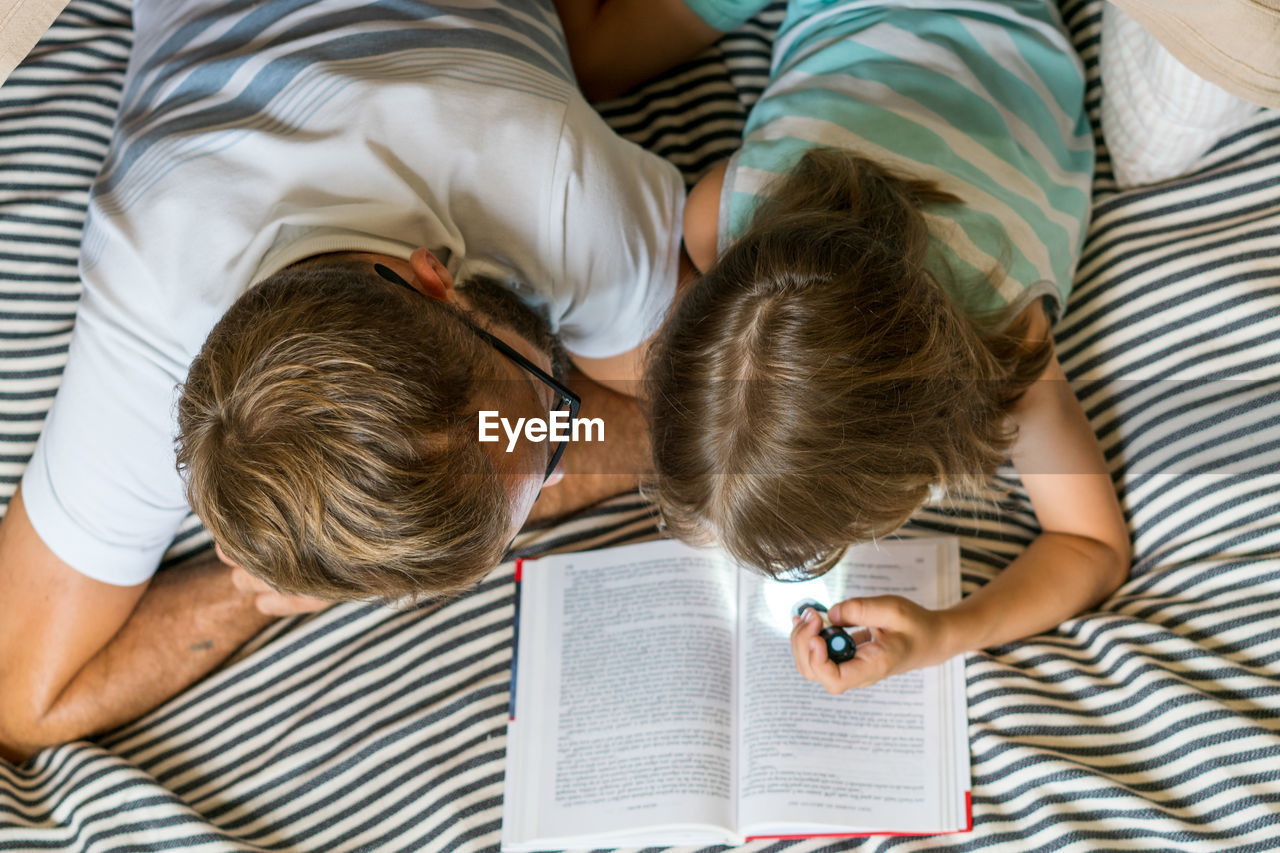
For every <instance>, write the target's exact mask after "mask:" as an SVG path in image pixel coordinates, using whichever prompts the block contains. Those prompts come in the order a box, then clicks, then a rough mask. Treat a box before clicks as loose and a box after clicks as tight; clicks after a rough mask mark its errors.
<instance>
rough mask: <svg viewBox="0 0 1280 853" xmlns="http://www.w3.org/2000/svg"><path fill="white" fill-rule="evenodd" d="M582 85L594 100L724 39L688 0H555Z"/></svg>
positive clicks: (614, 93) (656, 73)
mask: <svg viewBox="0 0 1280 853" xmlns="http://www.w3.org/2000/svg"><path fill="white" fill-rule="evenodd" d="M556 11H557V12H558V13H559V14H560V22H561V24H562V25H563V26H564V34H565V39H566V41H567V42H568V44H569V58H570V60H572V62H573V72H574V74H576V75H577V77H578V85H579V86H581V87H582V92H583V94H585V95H586V96H587V98H588V99H590V100H593V101H599V100H603V99H605V98H614V97H617V96H618V95H621V94H622V93H623V92H626V91H627V90H629V89H631V88H633V87H634V86H637V85H639V84H640V83H643V82H644V81H645V80H648V79H649V78H650V77H654V76H656V75H658V74H661V73H662V72H663V71H666V70H667V69H668V68H673V67H674V66H676V65H679V64H680V63H681V62H684V61H685V60H688V59H691V58H693V57H694V56H695V55H696V54H697V53H698V52H699V51H701V50H702V49H703V48H705V47H707V46H708V45H710V44H712V43H713V42H715V40H716V39H718V38H720V36H721V35H722V33H721V32H720V31H719V30H717V29H714V28H712V27H711V26H709V25H708V24H707V23H706V22H704V21H703V20H702V19H701V18H699V17H698V16H697V15H696V14H695V13H694V12H693V11H692V10H690V9H689V7H688V6H687V5H685V3H684V0H556Z"/></svg>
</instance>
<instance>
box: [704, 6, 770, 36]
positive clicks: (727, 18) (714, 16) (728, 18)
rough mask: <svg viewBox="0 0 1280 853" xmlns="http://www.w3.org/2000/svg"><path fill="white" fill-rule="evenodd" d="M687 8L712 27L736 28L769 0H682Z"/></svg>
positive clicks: (724, 29) (723, 29) (723, 31)
mask: <svg viewBox="0 0 1280 853" xmlns="http://www.w3.org/2000/svg"><path fill="white" fill-rule="evenodd" d="M684 2H685V5H686V6H688V7H689V9H690V10H691V11H692V12H693V13H694V14H695V15H697V16H698V17H699V18H701V19H702V20H703V21H705V22H706V23H707V26H709V27H711V28H712V29H717V30H720V32H722V33H727V32H729V31H730V30H736V29H737V28H738V27H740V26H742V25H743V24H745V23H746V22H747V21H749V20H751V19H752V18H754V17H755V16H756V14H757V13H758V12H759V11H760V10H761V9H763V8H764V7H765V6H768V5H769V0H684Z"/></svg>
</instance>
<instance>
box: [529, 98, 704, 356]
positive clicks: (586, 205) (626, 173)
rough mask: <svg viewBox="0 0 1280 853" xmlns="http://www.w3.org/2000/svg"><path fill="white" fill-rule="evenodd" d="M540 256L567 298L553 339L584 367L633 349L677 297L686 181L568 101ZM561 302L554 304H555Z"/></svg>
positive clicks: (591, 113)
mask: <svg viewBox="0 0 1280 853" xmlns="http://www.w3.org/2000/svg"><path fill="white" fill-rule="evenodd" d="M550 195H551V200H552V201H551V210H550V212H549V215H548V222H549V223H551V227H550V228H549V229H548V234H547V236H548V240H549V241H550V245H549V246H548V248H547V257H548V258H550V259H559V263H558V266H559V269H558V270H552V275H553V276H554V277H555V278H556V279H558V282H557V290H559V291H561V293H567V296H568V299H567V300H563V302H562V304H564V305H565V309H564V310H563V312H562V313H561V314H560V322H559V329H558V332H559V335H560V340H561V341H562V342H563V343H564V345H565V347H566V348H567V349H568V350H569V351H570V352H571V353H574V354H575V355H580V356H584V357H586V358H607V357H609V356H613V355H618V354H620V353H624V352H627V351H628V350H631V349H634V348H636V347H637V346H639V345H640V344H642V343H643V342H644V341H646V340H648V339H649V337H650V336H652V335H653V333H654V332H656V331H657V329H658V327H659V326H660V325H661V324H662V320H663V318H665V316H666V314H667V309H668V308H669V307H670V306H671V302H672V300H673V299H674V298H675V286H676V278H677V276H678V268H679V262H680V219H681V216H682V214H683V212H684V200H685V188H684V181H683V180H682V179H681V177H680V173H679V172H678V171H677V170H676V168H675V166H673V165H671V163H669V162H667V161H666V160H663V159H662V158H660V157H658V156H657V155H655V154H652V153H650V152H648V151H645V150H644V149H642V148H640V147H639V146H638V145H635V144H634V143H631V142H627V141H626V140H624V139H622V138H621V137H619V136H618V135H617V134H615V133H614V132H613V131H612V130H611V129H610V128H609V127H608V125H606V124H605V123H604V121H603V120H602V119H601V118H600V116H599V115H597V114H596V112H595V110H593V109H592V108H591V107H590V106H589V105H588V104H587V102H586V101H585V100H582V99H581V98H575V99H571V101H570V104H569V107H568V109H567V111H566V115H565V127H564V131H563V134H562V139H561V145H560V150H559V154H558V159H557V164H556V168H555V170H554V176H553V178H552V183H551V189H550ZM557 301H560V300H557Z"/></svg>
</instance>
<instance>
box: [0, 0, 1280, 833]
mask: <svg viewBox="0 0 1280 853" xmlns="http://www.w3.org/2000/svg"><path fill="white" fill-rule="evenodd" d="M1101 5H1102V4H1101V2H1099V0H1065V2H1064V3H1063V5H1062V10H1063V16H1064V19H1065V20H1066V22H1067V24H1068V26H1069V28H1070V30H1071V32H1072V35H1073V38H1074V40H1075V44H1076V46H1077V48H1078V49H1079V51H1080V53H1081V55H1082V56H1083V57H1084V59H1085V61H1086V65H1087V67H1088V69H1089V74H1090V82H1089V90H1088V98H1089V108H1090V112H1091V115H1092V116H1094V117H1095V119H1096V116H1097V113H1098V104H1099V96H1100V85H1099V82H1098V80H1097V76H1096V66H1097V63H1096V54H1097V49H1098V33H1099V29H1100V10H1101ZM781 11H782V10H781V6H779V5H777V4H775V6H773V7H771V8H770V9H769V10H768V11H766V12H765V13H764V14H762V15H761V16H760V17H759V18H757V19H756V20H755V21H752V22H751V23H749V24H748V25H746V26H745V27H744V28H742V29H741V30H740V31H738V32H736V33H734V34H731V35H730V36H728V37H726V38H725V39H724V40H722V41H721V42H720V43H719V45H717V47H716V48H714V49H713V50H711V51H709V52H708V53H707V54H705V55H704V56H703V57H701V58H699V59H698V60H697V61H695V62H692V63H690V64H688V65H686V66H683V67H681V68H680V69H677V70H676V71H674V72H673V73H672V74H671V75H668V76H667V77H666V78H664V79H663V80H661V81H657V82H656V83H654V84H652V85H650V86H649V87H647V88H646V89H644V90H642V91H641V92H639V93H636V94H633V95H631V96H629V97H628V98H625V99H622V100H618V101H614V102H611V103H609V104H606V105H603V108H602V111H603V112H604V113H605V115H606V118H607V119H608V120H609V121H610V122H611V123H612V124H613V125H614V127H616V128H618V129H619V131H620V132H622V133H624V134H626V135H627V136H629V137H630V138H632V139H634V140H636V141H638V142H640V143H641V144H644V145H647V146H648V147H650V148H653V149H654V150H656V151H658V152H659V153H662V154H664V155H666V156H669V157H670V158H671V159H672V160H674V161H675V162H676V163H677V165H678V166H680V168H681V169H682V170H683V171H684V172H685V174H686V176H687V177H688V178H689V179H691V180H692V179H694V178H696V177H697V176H698V175H699V174H700V173H701V172H702V171H704V170H705V169H707V168H709V167H710V166H711V165H713V164H714V163H715V162H716V161H717V160H718V159H719V158H720V157H722V156H724V155H725V154H726V153H727V152H728V151H730V150H731V149H732V146H733V144H734V142H735V140H736V139H737V137H738V135H739V133H740V132H741V129H742V124H743V119H744V117H745V111H746V109H747V107H748V106H749V105H750V103H751V102H752V100H753V98H754V97H755V96H756V95H757V94H758V93H759V91H760V90H761V88H762V87H763V85H764V82H765V80H766V76H767V66H768V49H769V43H770V41H769V40H770V34H771V32H772V30H773V28H774V27H776V25H777V23H778V22H779V20H780V18H781ZM129 46H130V21H129V6H128V4H127V3H122V2H119V0H72V2H71V3H70V5H69V6H68V7H67V9H66V10H65V11H64V12H63V14H62V15H61V16H60V17H59V18H58V20H57V21H56V23H55V24H54V26H53V28H52V29H51V30H49V32H48V33H47V35H46V36H45V37H44V39H43V40H42V41H41V42H40V44H39V45H38V46H37V48H36V49H35V51H34V52H33V53H32V55H31V56H30V57H29V58H28V60H27V61H26V62H25V63H24V64H23V65H22V66H20V67H19V68H18V69H17V70H16V71H15V72H14V74H13V75H12V77H11V78H10V79H9V81H8V82H7V83H5V85H4V86H3V87H0V495H2V496H3V497H4V498H5V499H7V497H8V496H9V495H10V494H12V491H13V489H14V487H15V486H16V484H17V482H18V480H19V478H20V476H21V472H22V469H23V467H24V465H25V463H26V460H27V458H28V457H29V456H30V454H31V451H32V448H33V445H34V442H35V438H36V436H37V434H38V432H39V429H40V425H41V422H42V419H43V416H44V413H45V411H46V410H47V408H48V406H49V404H50V402H51V399H52V397H53V394H54V391H55V389H56V387H57V384H58V379H59V375H60V370H61V367H62V364H63V362H64V360H65V356H66V347H67V342H68V338H69V335H70V330H71V327H72V323H73V319H74V311H75V305H76V299H77V296H78V292H79V284H78V280H77V276H76V255H77V246H78V242H79V235H80V229H81V225H82V221H83V215H84V208H85V204H86V200H87V193H88V188H89V185H90V183H91V181H92V179H93V176H94V174H95V171H96V169H97V167H98V164H99V162H100V161H101V159H102V157H103V156H104V153H105V147H106V144H107V140H108V138H109V134H110V129H111V123H112V119H113V116H114V111H115V106H116V104H117V101H118V97H119V92H120V86H121V81H122V77H123V73H124V68H125V63H126V61H127V57H128V52H129ZM1095 123H1096V122H1095ZM1278 320H1280V112H1274V111H1273V112H1262V113H1259V115H1258V116H1257V118H1256V120H1255V121H1254V122H1253V123H1252V124H1251V125H1249V126H1248V127H1246V128H1244V129H1243V130H1241V131H1239V132H1237V133H1235V134H1233V135H1232V136H1231V137H1229V138H1228V139H1225V140H1224V141H1223V142H1222V143H1221V144H1220V145H1219V146H1218V147H1217V148H1215V149H1214V150H1213V151H1212V152H1210V153H1209V155H1207V156H1206V157H1205V158H1204V159H1203V160H1202V161H1201V162H1200V163H1199V164H1198V166H1197V168H1196V170H1195V171H1194V172H1193V173H1192V174H1190V175H1189V176H1187V177H1185V178H1183V179H1180V180H1178V181H1176V182H1173V183H1170V184H1165V185H1162V186H1158V187H1154V188H1149V189H1141V190H1134V191H1128V192H1118V191H1117V190H1116V188H1115V185H1114V181H1113V180H1112V178H1111V175H1110V169H1109V164H1108V161H1107V158H1106V154H1105V151H1104V150H1103V149H1102V146H1101V140H1099V171H1098V177H1097V181H1096V203H1095V207H1094V216H1093V224H1092V227H1091V230H1090V234H1089V239H1088V243H1087V246H1086V249H1085V253H1084V256H1083V260H1082V262H1081V265H1080V271H1079V276H1078V280H1077V282H1076V287H1075V292H1074V295H1073V297H1072V300H1071V303H1070V306H1069V309H1068V311H1067V312H1066V314H1065V316H1064V318H1063V320H1062V321H1061V322H1060V324H1059V326H1058V328H1057V332H1056V334H1057V341H1058V351H1059V354H1060V358H1061V361H1062V363H1063V365H1064V367H1065V369H1066V371H1067V373H1068V375H1069V376H1070V378H1071V380H1072V383H1073V385H1074V387H1075V390H1076V392H1077V394H1078V395H1079V397H1080V399H1081V401H1082V402H1083V404H1084V407H1085V409H1086V411H1087V413H1088V415H1089V417H1090V419H1091V420H1092V423H1093V426H1094V428H1095V430H1096V431H1097V433H1098V435H1099V437H1100V439H1101V442H1102V445H1103V448H1104V450H1105V453H1106V457H1107V459H1108V462H1109V464H1110V467H1111V472H1112V475H1113V477H1114V479H1115V482H1116V485H1117V488H1118V489H1119V490H1120V491H1121V495H1122V502H1123V505H1124V507H1125V511H1126V513H1127V515H1128V519H1129V522H1130V524H1131V528H1132V531H1133V541H1134V549H1135V561H1134V568H1133V572H1132V577H1131V578H1130V580H1129V581H1128V583H1126V584H1125V585H1124V586H1123V587H1122V588H1121V589H1120V591H1119V592H1118V593H1117V594H1116V595H1115V596H1114V597H1112V598H1111V599H1110V600H1109V601H1107V602H1106V603H1105V604H1104V605H1102V606H1101V607H1100V608H1099V609H1098V610H1097V611H1096V612H1093V613H1089V614H1087V615H1084V616H1081V617H1079V618H1076V619H1072V620H1070V621H1068V622H1067V623H1066V624H1064V625H1062V626H1061V627H1060V628H1059V629H1058V630H1056V631H1054V632H1052V633H1049V634H1045V635H1042V636H1038V637H1035V638H1032V639H1031V640H1029V641H1027V642H1023V643H1018V644H1014V645H1009V646H1005V647H1001V648H995V649H990V650H987V651H984V652H981V653H975V654H970V655H968V656H967V659H966V662H965V663H966V666H965V672H966V680H967V689H968V699H969V714H970V727H969V739H970V747H971V754H972V774H973V831H972V832H971V833H968V834H963V835H956V836H944V837H936V838H901V837H896V838H885V837H878V838H866V839H852V840H844V841H831V840H827V841H798V842H779V843H763V842H757V843H756V844H754V845H752V846H751V847H750V848H749V849H752V850H769V851H774V850H784V849H785V850H787V851H796V853H799V851H805V853H809V851H817V850H865V851H872V850H876V851H879V850H890V849H892V850H903V851H910V850H970V849H979V848H981V849H1006V848H1007V849H1011V850H1020V851H1022V850H1028V851H1029V850H1037V851H1038V850H1073V851H1085V850H1088V851H1097V850H1153V849H1159V850H1178V851H1215V853H1216V851H1227V850H1240V851H1244V850H1274V849H1277V848H1280V638H1277V628H1278V627H1280V507H1278V506H1277V505H1278V504H1280V426H1278V421H1280V322H1278ZM1035 530H1036V527H1035V521H1034V516H1033V515H1032V514H1031V512H1030V509H1029V505H1028V502H1027V500H1026V497H1025V494H1024V493H1023V492H1022V491H1021V490H1020V488H1019V485H1018V482H1017V478H1016V476H1015V475H1014V473H1013V472H1012V470H1011V469H1005V470H1002V471H1001V472H1000V474H999V476H998V477H997V478H996V480H995V482H994V483H993V485H992V491H991V493H990V494H988V495H984V496H978V497H977V498H975V499H973V500H972V501H960V502H956V503H953V504H948V505H939V506H932V507H927V508H925V509H924V510H922V511H921V512H920V513H919V514H918V515H917V516H916V517H915V518H914V519H913V521H912V522H911V523H910V525H909V526H908V528H907V529H906V530H905V531H904V534H903V535H920V534H928V533H936V532H944V533H951V534H955V535H958V536H959V537H961V543H962V554H963V578H964V585H965V588H966V589H973V588H975V587H977V586H978V585H980V584H982V583H983V582H984V581H985V580H986V579H988V578H990V577H991V576H992V575H993V574H994V573H995V572H997V571H999V569H1000V567H1001V566H1002V565H1004V564H1005V563H1007V562H1008V561H1009V559H1010V558H1011V557H1012V556H1013V555H1015V554H1016V553H1017V552H1018V551H1019V549H1021V548H1022V547H1023V546H1024V545H1025V544H1026V543H1027V542H1028V541H1029V540H1030V538H1031V537H1032V536H1033V535H1034V533H1035ZM657 535H659V532H658V529H657V526H656V523H655V519H654V516H653V513H652V511H651V509H650V507H649V505H648V504H647V503H646V502H645V501H644V500H643V499H642V498H641V497H640V496H639V495H636V494H630V495H622V496H619V497H617V498H615V499H613V500H611V501H607V502H605V503H603V504H601V505H599V506H596V507H594V508H592V509H591V510H589V511H586V512H583V513H581V514H579V515H578V516H576V517H574V518H572V519H570V520H568V521H566V522H563V523H560V524H555V525H547V526H542V527H540V528H537V529H531V530H527V531H525V532H524V533H523V534H522V535H521V536H520V537H519V538H518V539H517V541H516V543H515V545H514V549H513V553H512V557H513V558H514V557H516V556H531V555H536V554H539V553H545V552H550V551H555V550H567V549H584V548H595V547H601V546H605V545H609V544H616V543H622V542H630V541H637V540H640V539H644V538H650V537H655V536H657ZM207 547H208V540H207V537H206V536H205V535H204V533H203V531H202V530H201V528H200V527H199V525H198V523H197V522H196V521H195V520H194V519H191V520H189V521H188V523H187V524H186V525H185V526H184V528H183V530H182V532H181V534H180V536H179V537H178V540H177V541H176V542H175V543H174V546H173V549H172V551H171V552H170V554H169V556H168V558H167V559H166V566H172V565H175V564H178V563H180V562H181V561H182V560H183V559H185V558H187V557H189V556H191V555H192V554H195V553H197V552H199V551H201V550H203V549H205V548H207ZM512 615H513V582H512V564H511V563H510V562H508V563H505V564H504V565H502V566H500V567H498V568H497V569H496V570H495V571H494V572H493V574H492V575H491V576H490V577H489V578H488V579H486V580H485V581H484V582H483V583H481V584H480V585H479V586H478V587H477V588H476V589H475V590H474V591H473V592H471V593H470V594H468V595H466V596H463V597H462V598H459V599H457V600H455V601H450V602H448V603H444V604H434V605H427V606H423V607H420V608H418V609H414V610H408V611H397V610H391V609H387V608H381V607H376V606H372V605H364V604H347V605H341V606H336V607H333V608H331V609H330V610H328V611H325V612H323V613H320V614H318V615H314V616H311V617H307V618H296V619H291V620H286V621H282V622H279V623H277V624H276V625H274V626H273V627H272V628H270V629H268V630H267V631H265V632H264V633H263V634H261V635H259V636H258V637H257V638H255V639H254V640H253V641H251V642H250V643H249V644H248V645H247V646H246V647H245V648H243V649H242V650H240V651H239V652H238V653H237V654H236V655H235V656H234V657H233V658H232V660H230V661H229V662H228V663H227V664H226V665H225V666H223V667H222V668H221V669H219V670H218V671H216V672H215V673H213V674H212V675H210V676H209V677H208V678H206V679H205V680H203V681H201V682H200V683H198V684H196V685H195V686H193V687H192V688H190V689H189V690H187V691H186V692H184V693H182V694H181V695H179V696H177V697H176V698H174V699H173V700H172V701H170V702H168V703H166V704H165V705H163V706H162V707H160V708H159V709H157V710H156V711H155V712H153V713H151V714H149V715H147V716H146V717H144V718H142V719H140V720H138V721H137V722H135V723H133V724H131V725H129V726H127V727H125V728H122V729H119V730H117V731H114V732H110V733H108V734H106V735H103V736H101V737H98V738H96V739H94V740H93V741H90V742H77V743H72V744H68V745H65V746H62V747H59V748H56V749H51V750H46V751H44V752H42V753H41V754H39V755H38V756H37V757H35V758H34V759H33V760H32V761H31V762H29V763H28V764H26V765H25V766H22V767H17V768H15V767H12V766H8V765H5V764H3V763H0V850H23V851H28V850H63V849H73V850H90V851H151V850H183V851H185V850H226V851H253V850H324V851H336V850H370V851H374V850H376V851H383V850H429V851H491V850H495V849H496V848H497V845H498V837H499V828H500V824H501V820H502V776H503V756H504V738H505V722H506V716H505V712H506V707H507V699H508V686H509V678H510V672H509V667H510V663H511V640H512ZM0 689H2V688H0Z"/></svg>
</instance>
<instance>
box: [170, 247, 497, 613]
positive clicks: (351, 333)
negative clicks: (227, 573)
mask: <svg viewBox="0 0 1280 853" xmlns="http://www.w3.org/2000/svg"><path fill="white" fill-rule="evenodd" d="M492 359H493V355H492V352H491V351H490V350H489V348H488V347H486V346H485V345H484V343H483V342H481V341H480V340H479V338H478V337H477V336H476V335H475V333H474V332H473V331H471V330H470V329H469V328H468V327H467V326H466V324H465V322H464V321H463V319H462V317H461V315H460V314H459V312H458V311H456V310H455V309H454V308H452V307H451V306H449V305H447V304H445V303H443V302H438V301H435V300H431V299H426V298H415V297H414V295H413V294H411V293H408V292H407V291H404V290H402V289H400V288H397V287H395V286H394V285H391V284H388V283H387V282H385V281H383V280H382V279H381V278H379V277H378V276H377V275H376V274H375V273H374V272H373V270H372V267H371V265H370V264H368V263H367V262H363V263H362V262H357V261H345V260H334V261H326V260H323V259H322V260H318V261H312V262H309V263H306V264H302V265H298V266H295V267H290V268H288V269H286V270H284V271H282V272H280V273H278V274H276V275H274V276H272V277H270V278H268V279H266V280H265V281H263V282H262V283H260V284H258V285H257V286H255V287H254V288H252V289H251V290H249V291H248V292H247V293H246V294H244V296H242V297H241V298H240V299H239V300H238V301H237V302H236V303H235V305H233V306H232V308H231V310H230V311H228V312H227V314H226V315H225V316H224V317H223V318H222V320H221V321H220V322H219V323H218V324H217V326H215V327H214V329H213V331H212V332H211V333H210V335H209V338H208V340H207V341H206V342H205V344H204V347H203V349H202V350H201V351H200V354H199V355H198V356H197V357H196V359H195V361H194V362H193V363H192V365H191V371H190V374H189V376H188V378H187V381H186V383H185V385H184V386H183V388H182V395H181V398H180V400H179V402H178V426H179V434H178V440H177V445H178V465H179V468H180V469H181V470H182V472H183V473H184V475H185V477H186V482H187V494H188V498H189V500H190V502H191V505H192V507H194V509H195V511H196V512H197V514H198V515H199V516H200V518H201V519H202V520H203V521H204V523H205V526H206V527H207V528H208V529H209V532H210V533H211V534H212V535H213V537H214V539H215V540H216V541H217V542H218V544H219V545H220V546H221V547H222V550H223V551H224V552H225V553H226V555H227V557H228V558H229V559H231V560H232V561H234V562H236V563H238V564H240V565H241V566H243V567H244V568H246V569H248V570H249V571H250V572H252V573H253V574H255V575H257V576H259V577H261V578H262V579H264V580H266V581H267V582H269V583H271V584H272V585H273V586H275V587H276V588H278V589H280V590H282V591H286V592H291V593H296V594H302V595H310V596H315V597H318V598H327V599H352V598H381V599H396V598H401V597H405V596H410V597H414V598H417V597H421V596H438V595H448V594H452V593H456V592H459V591H461V590H464V589H466V588H467V587H469V586H470V585H472V584H473V583H474V582H475V581H476V580H478V579H479V578H481V577H483V575H484V574H486V573H487V572H488V571H489V570H490V569H491V568H492V567H493V566H494V565H496V564H497V562H498V561H499V559H500V557H501V554H502V552H503V549H504V547H505V545H506V544H507V543H506V539H507V536H508V529H509V524H510V518H509V509H508V503H507V496H506V492H505V489H504V487H503V483H502V480H501V479H500V478H499V476H498V474H497V473H496V472H495V470H494V468H493V466H492V464H491V460H490V458H489V457H488V455H487V454H485V453H484V452H483V451H482V450H481V447H480V445H479V444H478V443H477V441H476V424H475V417H474V410H475V408H476V407H475V400H474V399H473V398H474V397H475V396H476V395H477V394H478V393H479V392H478V390H477V388H478V387H479V383H480V382H481V381H482V380H484V379H486V378H489V373H488V371H489V370H491V369H492V368H491V367H487V366H491V365H492Z"/></svg>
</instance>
